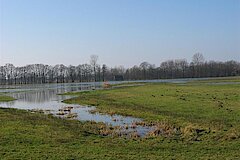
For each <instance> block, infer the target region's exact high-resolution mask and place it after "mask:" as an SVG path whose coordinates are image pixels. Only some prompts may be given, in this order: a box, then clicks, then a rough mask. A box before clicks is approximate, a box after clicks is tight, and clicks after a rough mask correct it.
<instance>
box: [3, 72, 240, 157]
mask: <svg viewBox="0 0 240 160" xmlns="http://www.w3.org/2000/svg"><path fill="white" fill-rule="evenodd" d="M222 82H224V83H222ZM225 82H236V83H229V84H228V83H225ZM239 82H240V79H239V77H237V78H233V79H229V80H226V79H224V80H222V79H216V80H210V81H207V80H205V81H194V82H189V83H180V84H170V83H144V84H142V85H137V86H122V87H121V85H120V87H118V88H113V89H104V90H95V91H86V92H77V93H76V92H75V93H66V94H71V95H76V96H77V97H75V98H72V99H68V100H65V101H64V102H65V103H74V104H85V105H93V106H96V112H102V113H109V114H120V115H126V116H133V117H139V118H142V119H143V120H144V122H145V124H144V125H156V126H158V128H157V129H156V130H155V131H154V132H152V133H151V134H149V135H148V136H146V137H133V138H128V137H121V136H120V137H117V136H114V137H113V136H110V135H108V136H103V135H101V134H100V130H101V127H102V125H103V124H100V123H94V122H80V121H77V120H65V119H61V118H57V117H54V116H52V115H45V114H40V113H31V112H29V111H25V110H18V109H6V108H0V131H1V132H0V157H1V159H16V158H19V159H47V158H48V159H239V158H240V149H239V148H240V123H239V122H240V84H239ZM4 100H13V99H11V98H10V97H7V96H3V95H0V101H4Z"/></svg>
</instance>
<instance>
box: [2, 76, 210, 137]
mask: <svg viewBox="0 0 240 160" xmlns="http://www.w3.org/2000/svg"><path fill="white" fill-rule="evenodd" d="M202 79H203V78H202ZM205 79H206V78H205ZM191 80H199V78H198V79H175V80H174V79H171V80H145V81H131V82H162V83H166V82H169V83H186V82H188V81H191ZM109 83H110V84H117V83H122V82H109ZM102 86H103V83H102V82H98V83H65V84H37V85H12V86H1V88H2V89H0V92H2V93H7V94H8V95H10V96H12V97H14V98H16V99H17V100H15V101H11V102H2V103H1V102H0V106H1V107H5V108H18V109H27V110H33V109H35V110H49V111H50V112H51V113H53V114H54V115H56V116H57V114H58V113H59V110H61V109H63V108H66V107H72V108H73V109H71V111H70V114H69V113H65V112H64V115H59V116H61V117H66V116H69V115H74V117H72V118H75V119H78V120H80V121H95V122H103V123H105V124H107V125H111V126H120V127H122V128H124V127H125V126H131V125H133V124H134V123H135V122H142V119H140V118H134V117H129V116H121V115H112V116H111V115H108V114H100V113H93V112H92V111H93V110H94V109H95V107H93V106H90V107H89V106H81V105H77V104H65V103H63V102H62V101H63V100H65V99H69V98H73V96H63V95H58V94H61V93H66V92H77V91H86V90H93V89H94V90H95V89H101V88H102ZM152 129H153V128H152V127H148V126H141V125H137V126H135V128H134V129H133V128H129V129H128V130H127V132H131V131H136V132H137V133H138V135H140V136H144V135H146V134H147V133H148V132H149V131H150V130H152ZM125 130H126V129H125Z"/></svg>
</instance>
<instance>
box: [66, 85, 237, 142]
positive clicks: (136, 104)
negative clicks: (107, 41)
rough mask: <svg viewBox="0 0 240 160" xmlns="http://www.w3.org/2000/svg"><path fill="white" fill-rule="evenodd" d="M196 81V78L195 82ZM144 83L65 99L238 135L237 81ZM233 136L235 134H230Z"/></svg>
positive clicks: (224, 135) (222, 134) (222, 135)
mask: <svg viewBox="0 0 240 160" xmlns="http://www.w3.org/2000/svg"><path fill="white" fill-rule="evenodd" d="M196 83H198V82H196ZM196 83H194V84H192V85H177V84H146V85H144V86H136V87H129V88H118V89H113V90H98V91H94V92H80V93H74V94H76V95H78V97H77V98H73V99H70V100H66V101H65V102H66V103H78V104H87V105H93V106H97V110H98V111H100V112H107V113H111V114H112V113H116V114H122V115H129V116H134V117H141V118H144V120H145V121H147V122H157V121H167V122H169V123H171V124H173V125H176V126H179V127H183V128H184V127H192V128H198V129H204V130H208V131H211V133H214V134H210V135H211V136H217V137H219V138H230V137H228V136H229V135H230V133H228V132H231V135H234V134H236V135H235V137H237V138H238V137H239V134H238V133H237V132H239V131H240V130H239V129H240V125H239V122H240V92H239V91H240V84H231V85H207V84H203V83H199V85H196ZM232 138H234V137H232Z"/></svg>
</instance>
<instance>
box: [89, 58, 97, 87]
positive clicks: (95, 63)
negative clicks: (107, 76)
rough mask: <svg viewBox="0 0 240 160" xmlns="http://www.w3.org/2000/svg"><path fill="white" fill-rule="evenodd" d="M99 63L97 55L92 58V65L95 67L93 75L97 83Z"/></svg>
mask: <svg viewBox="0 0 240 160" xmlns="http://www.w3.org/2000/svg"><path fill="white" fill-rule="evenodd" d="M97 61H98V56H97V55H91V56H90V64H91V65H92V67H93V73H94V82H96V81H97V73H96V66H97Z"/></svg>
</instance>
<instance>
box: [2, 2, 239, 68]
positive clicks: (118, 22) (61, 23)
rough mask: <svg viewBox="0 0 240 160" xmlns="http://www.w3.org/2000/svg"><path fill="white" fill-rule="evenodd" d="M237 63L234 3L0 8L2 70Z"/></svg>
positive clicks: (54, 4)
mask: <svg viewBox="0 0 240 160" xmlns="http://www.w3.org/2000/svg"><path fill="white" fill-rule="evenodd" d="M194 53H202V54H203V55H204V57H205V59H206V60H216V61H227V60H237V61H240V0H0V65H4V64H6V63H13V64H14V65H16V66H23V65H27V64H34V63H43V64H49V65H55V64H64V65H70V64H71V65H78V64H83V63H89V60H90V55H98V56H99V61H98V63H99V64H107V66H112V67H114V66H119V65H123V66H126V67H130V66H133V65H139V64H140V63H141V62H143V61H147V62H149V63H151V64H155V65H156V66H159V65H160V63H161V62H163V61H166V60H169V59H182V58H185V59H187V60H188V61H191V59H192V56H193V54H194Z"/></svg>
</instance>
